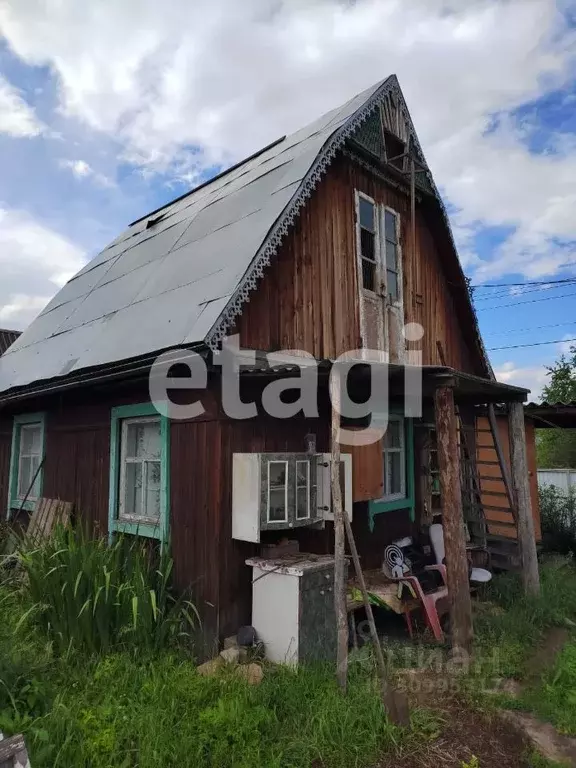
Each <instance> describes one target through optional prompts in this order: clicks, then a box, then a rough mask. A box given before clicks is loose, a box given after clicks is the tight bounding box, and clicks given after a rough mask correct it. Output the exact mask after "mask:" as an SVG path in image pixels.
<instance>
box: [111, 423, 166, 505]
mask: <svg viewBox="0 0 576 768" xmlns="http://www.w3.org/2000/svg"><path fill="white" fill-rule="evenodd" d="M161 452H162V438H161V433H160V419H131V420H130V419H127V420H125V421H124V422H123V425H122V461H121V473H122V475H121V479H120V484H121V491H122V493H121V500H120V503H121V507H120V512H121V515H128V516H130V517H141V518H146V519H151V520H158V519H159V518H160V484H161V463H160V458H161Z"/></svg>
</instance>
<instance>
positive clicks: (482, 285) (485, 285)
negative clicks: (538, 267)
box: [470, 262, 576, 288]
mask: <svg viewBox="0 0 576 768" xmlns="http://www.w3.org/2000/svg"><path fill="white" fill-rule="evenodd" d="M575 263H576V262H575ZM573 280H576V277H562V278H559V279H557V280H525V281H524V282H523V283H478V284H473V285H471V286H470V287H471V288H513V287H518V286H523V285H549V284H550V283H571V282H572V281H573Z"/></svg>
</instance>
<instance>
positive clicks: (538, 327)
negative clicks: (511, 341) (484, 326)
mask: <svg viewBox="0 0 576 768" xmlns="http://www.w3.org/2000/svg"><path fill="white" fill-rule="evenodd" d="M574 324H576V320H570V321H569V322H567V323H551V324H549V325H533V326H531V327H529V328H508V329H507V330H506V331H487V332H486V333H485V334H484V335H485V336H503V335H508V334H509V333H523V332H524V331H541V330H542V329H544V328H561V327H562V326H563V325H574Z"/></svg>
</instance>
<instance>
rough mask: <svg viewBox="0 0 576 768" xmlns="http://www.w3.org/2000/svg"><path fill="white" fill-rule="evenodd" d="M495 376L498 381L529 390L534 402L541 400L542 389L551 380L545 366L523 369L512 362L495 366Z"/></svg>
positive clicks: (525, 367) (530, 397)
mask: <svg viewBox="0 0 576 768" xmlns="http://www.w3.org/2000/svg"><path fill="white" fill-rule="evenodd" d="M494 374H495V376H496V380H497V381H502V382H504V383H505V384H512V385H514V386H516V387H525V388H526V389H529V390H530V395H529V399H530V400H531V401H533V402H537V401H538V400H540V397H541V395H542V389H543V388H544V387H545V386H546V384H548V383H549V380H550V377H549V376H548V375H547V371H546V368H545V367H544V366H543V365H536V366H524V367H523V366H521V365H517V364H516V363H514V362H512V361H508V362H506V363H502V364H501V365H498V366H495V367H494Z"/></svg>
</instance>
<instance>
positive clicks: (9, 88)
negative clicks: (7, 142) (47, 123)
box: [0, 74, 44, 138]
mask: <svg viewBox="0 0 576 768" xmlns="http://www.w3.org/2000/svg"><path fill="white" fill-rule="evenodd" d="M43 130H44V126H43V125H42V123H41V122H40V121H39V120H38V118H37V117H36V113H35V112H34V110H33V109H32V107H31V106H30V105H29V104H27V103H26V102H25V101H24V99H23V98H22V96H21V94H20V92H19V91H18V90H17V89H16V88H14V86H13V85H11V84H10V83H9V82H8V81H7V80H6V79H5V78H4V77H2V75H1V74H0V133H5V134H8V136H13V137H15V138H31V137H33V136H38V135H39V134H40V133H42V131H43Z"/></svg>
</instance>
